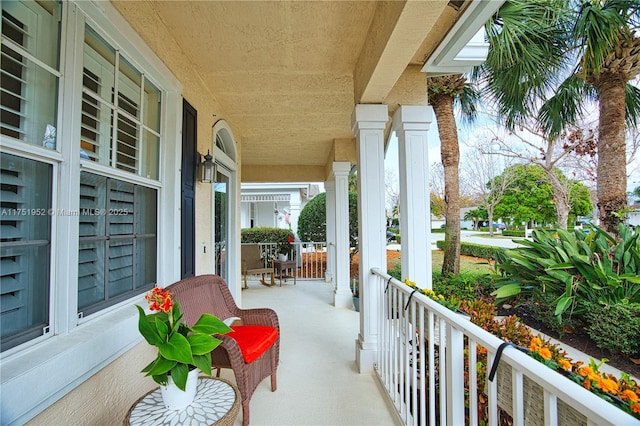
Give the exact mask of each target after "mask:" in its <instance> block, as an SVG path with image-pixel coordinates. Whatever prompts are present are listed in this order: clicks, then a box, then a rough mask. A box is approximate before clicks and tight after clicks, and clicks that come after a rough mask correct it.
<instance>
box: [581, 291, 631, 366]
mask: <svg viewBox="0 0 640 426" xmlns="http://www.w3.org/2000/svg"><path fill="white" fill-rule="evenodd" d="M585 318H586V319H587V320H588V323H587V332H588V333H589V337H591V339H592V340H593V341H594V342H595V343H596V345H597V346H598V347H599V348H602V349H608V350H609V351H611V352H612V353H622V354H624V355H640V304H626V303H616V304H613V305H609V306H607V305H602V304H595V303H587V304H586V310H585Z"/></svg>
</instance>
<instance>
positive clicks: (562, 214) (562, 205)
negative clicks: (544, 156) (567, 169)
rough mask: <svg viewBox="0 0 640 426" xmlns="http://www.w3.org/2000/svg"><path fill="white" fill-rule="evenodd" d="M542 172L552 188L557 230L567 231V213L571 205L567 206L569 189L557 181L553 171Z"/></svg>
mask: <svg viewBox="0 0 640 426" xmlns="http://www.w3.org/2000/svg"><path fill="white" fill-rule="evenodd" d="M544 171H545V173H546V174H547V178H548V179H549V183H550V184H551V187H552V188H553V201H554V202H555V204H556V218H557V219H556V220H557V221H558V228H561V229H567V222H568V221H569V211H570V210H571V205H570V204H569V189H568V188H565V187H564V186H563V184H562V182H560V180H559V179H558V176H556V174H555V173H554V172H553V169H552V170H547V169H544ZM567 185H568V183H567Z"/></svg>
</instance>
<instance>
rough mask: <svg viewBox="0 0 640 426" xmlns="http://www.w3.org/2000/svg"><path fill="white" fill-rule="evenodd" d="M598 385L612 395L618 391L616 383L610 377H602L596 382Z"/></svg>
mask: <svg viewBox="0 0 640 426" xmlns="http://www.w3.org/2000/svg"><path fill="white" fill-rule="evenodd" d="M598 387H600V389H602V390H603V391H605V392H609V393H611V394H613V395H615V394H617V393H618V383H616V381H615V380H611V379H602V380H600V381H599V382H598Z"/></svg>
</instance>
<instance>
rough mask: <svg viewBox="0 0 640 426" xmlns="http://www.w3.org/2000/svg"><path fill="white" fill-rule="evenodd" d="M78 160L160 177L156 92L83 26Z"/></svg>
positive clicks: (158, 106)
mask: <svg viewBox="0 0 640 426" xmlns="http://www.w3.org/2000/svg"><path fill="white" fill-rule="evenodd" d="M83 64H84V65H83V80H82V81H83V91H82V117H81V139H80V157H81V158H82V159H84V160H89V161H95V162H98V163H100V164H105V165H109V166H111V167H115V168H117V169H120V170H124V171H127V172H130V173H135V174H137V175H140V176H144V177H146V178H149V179H156V180H157V179H158V177H159V168H158V164H159V149H160V108H161V96H160V90H159V89H158V88H157V87H156V86H155V85H154V84H153V83H152V82H151V81H149V80H148V79H147V78H146V76H145V74H144V73H142V72H140V71H139V70H138V69H137V68H136V67H135V66H133V65H132V64H131V63H130V62H129V61H128V60H127V59H126V57H125V56H124V55H122V54H121V53H120V51H118V50H116V49H115V48H113V47H112V46H110V45H109V44H108V43H107V42H106V41H105V40H104V39H103V38H102V37H100V36H99V35H98V34H97V33H96V32H95V31H94V30H93V29H91V28H90V27H88V26H87V28H86V31H85V43H84V62H83Z"/></svg>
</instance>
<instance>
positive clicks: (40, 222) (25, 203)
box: [0, 153, 52, 349]
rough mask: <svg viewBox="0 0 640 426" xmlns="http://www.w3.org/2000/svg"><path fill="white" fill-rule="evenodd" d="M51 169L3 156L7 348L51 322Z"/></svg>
mask: <svg viewBox="0 0 640 426" xmlns="http://www.w3.org/2000/svg"><path fill="white" fill-rule="evenodd" d="M51 171H52V167H51V165H48V164H44V163H41V162H38V161H34V160H30V159H26V158H21V157H17V156H15V155H10V154H5V153H2V154H0V242H1V243H2V244H0V334H1V337H2V342H1V343H2V346H3V349H6V348H8V347H13V346H15V345H17V344H19V343H22V342H24V341H26V340H29V339H31V338H33V337H35V336H38V335H41V334H43V332H44V330H45V328H46V327H47V326H48V324H49V264H50V247H51V241H50V235H51V232H50V228H51V217H50V215H49V209H50V208H51V178H52V176H51V175H52V172H51Z"/></svg>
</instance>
